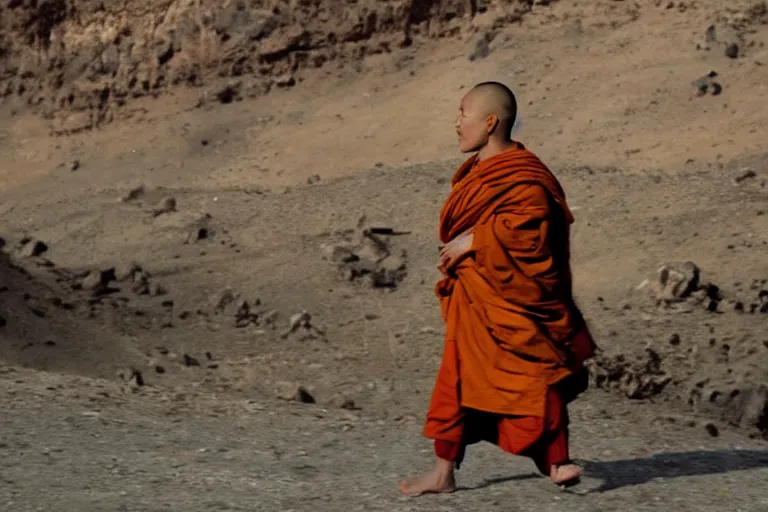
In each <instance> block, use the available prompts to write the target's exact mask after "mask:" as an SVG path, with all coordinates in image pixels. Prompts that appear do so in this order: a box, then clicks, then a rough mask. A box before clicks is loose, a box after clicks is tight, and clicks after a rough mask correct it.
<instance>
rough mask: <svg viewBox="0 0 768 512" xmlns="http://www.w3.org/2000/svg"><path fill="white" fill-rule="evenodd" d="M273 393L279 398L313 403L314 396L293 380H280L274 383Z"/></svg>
mask: <svg viewBox="0 0 768 512" xmlns="http://www.w3.org/2000/svg"><path fill="white" fill-rule="evenodd" d="M275 394H276V396H277V398H279V399H280V400H287V401H295V402H301V403H305V404H314V403H315V398H314V397H313V396H312V395H311V394H310V393H309V391H307V390H306V389H305V388H304V387H303V386H301V385H299V384H298V383H295V382H286V381H281V382H277V383H276V384H275Z"/></svg>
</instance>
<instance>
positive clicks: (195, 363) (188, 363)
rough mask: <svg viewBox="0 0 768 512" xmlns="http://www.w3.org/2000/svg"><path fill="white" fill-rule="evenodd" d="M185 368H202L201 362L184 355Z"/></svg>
mask: <svg viewBox="0 0 768 512" xmlns="http://www.w3.org/2000/svg"><path fill="white" fill-rule="evenodd" d="M184 366H187V367H190V366H200V361H198V360H197V359H196V358H194V357H192V356H190V355H189V354H184Z"/></svg>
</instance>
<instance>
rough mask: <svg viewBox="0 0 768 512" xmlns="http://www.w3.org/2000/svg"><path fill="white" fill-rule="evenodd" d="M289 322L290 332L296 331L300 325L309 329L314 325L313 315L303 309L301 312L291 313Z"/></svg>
mask: <svg viewBox="0 0 768 512" xmlns="http://www.w3.org/2000/svg"><path fill="white" fill-rule="evenodd" d="M288 324H289V327H288V329H289V331H290V332H295V331H296V330H298V329H299V328H300V327H303V328H304V329H309V328H310V327H311V326H312V316H311V315H310V314H309V313H307V312H306V311H302V312H301V313H296V314H295V315H291V318H290V320H289V323H288Z"/></svg>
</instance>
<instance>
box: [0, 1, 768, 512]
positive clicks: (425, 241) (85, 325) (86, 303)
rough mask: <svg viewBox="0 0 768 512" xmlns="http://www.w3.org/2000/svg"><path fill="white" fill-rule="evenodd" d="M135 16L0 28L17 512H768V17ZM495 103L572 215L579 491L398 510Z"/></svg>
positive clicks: (4, 324) (82, 16)
mask: <svg viewBox="0 0 768 512" xmlns="http://www.w3.org/2000/svg"><path fill="white" fill-rule="evenodd" d="M121 5H122V6H121V7H120V8H117V7H106V6H105V4H102V3H99V2H88V1H85V0H82V1H80V0H74V1H73V0H70V1H64V0H61V1H51V2H30V1H28V0H19V1H16V0H14V1H11V2H4V3H3V4H1V5H0V96H2V97H3V99H2V101H0V154H2V156H3V158H2V160H0V183H2V187H1V188H0V249H1V251H0V395H1V400H2V403H3V405H4V411H3V415H2V419H1V420H0V421H1V422H2V425H1V426H0V454H2V457H0V459H1V460H2V462H0V481H2V486H0V509H2V510H9V511H11V510H12V511H17V510H18V511H26V510H54V509H55V510H66V511H70V510H71V511H81V510H88V511H91V510H93V511H101V510H104V511H107V510H109V511H117V510H126V511H134V510H135V511H155V510H156V511H161V510H163V511H165V510H190V511H193V510H200V511H203V510H205V511H208V510H264V511H273V510H274V511H281V510H284V511H287V510H295V511H298V510H329V511H332V510H349V509H352V510H387V511H417V510H424V511H427V510H429V511H435V510H446V511H448V510H451V511H453V510H480V509H485V510H510V509H512V510H523V509H529V508H531V507H533V506H538V507H540V506H541V505H542V504H544V506H545V507H546V508H547V509H548V510H584V511H595V510H600V511H610V510H619V509H629V510H638V511H644V510H662V509H665V510H666V509H671V510H680V511H694V510H695V511H712V512H714V511H722V510H729V511H730V510H734V511H736V510H741V511H762V510H768V493H767V492H766V491H765V490H764V487H765V486H764V482H765V480H766V477H768V450H766V448H767V447H768V445H767V444H766V436H768V185H766V183H767V182H768V147H766V145H765V142H764V141H765V138H766V137H765V127H766V126H768V68H766V65H768V49H766V47H765V43H766V42H767V41H768V25H766V23H768V10H767V9H766V7H765V3H759V2H758V3H755V2H742V1H737V2H731V3H728V4H727V6H726V5H724V4H722V3H718V2H714V1H709V0H706V1H686V2H682V1H681V2H661V3H656V2H647V1H642V2H629V1H612V0H611V1H609V0H589V1H582V2H568V1H564V0H561V1H559V2H551V3H550V2H513V1H506V2H503V1H466V2H465V1H458V0H455V1H449V0H443V1H439V0H434V1H431V2H428V1H423V2H419V1H416V0H413V1H394V0H393V1H388V2H364V1H359V2H348V3H344V4H343V5H341V3H338V5H337V3H335V2H328V1H321V0H318V1H312V2H304V1H290V2H288V1H277V0H275V1H272V2H265V1H262V2H255V1H254V2H235V1H232V2H226V1H223V0H218V1H202V0H201V1H197V2H192V1H184V0H176V1H172V2H154V1H153V2H131V1H127V2H123V3H122V4H121ZM712 71H714V72H715V73H716V74H714V75H713V74H712V73H710V72H712ZM489 79H498V80H502V81H504V82H505V83H508V84H509V85H510V86H511V87H513V88H514V90H515V91H516V92H517V93H518V97H519V101H520V107H521V118H522V126H521V127H520V130H519V132H518V137H519V138H520V140H522V141H523V142H524V143H525V144H526V145H527V146H528V147H529V148H530V149H532V150H533V151H534V152H536V153H537V154H539V155H540V156H541V157H542V159H543V160H544V161H545V162H546V163H547V164H549V165H550V166H551V167H552V169H553V170H554V171H555V173H556V174H557V175H558V177H559V178H560V179H561V181H562V183H563V185H564V187H565V189H566V192H567V195H568V200H569V203H570V204H571V206H572V208H573V210H574V214H575V216H576V225H575V227H574V233H573V245H574V261H573V266H574V273H575V289H576V294H577V300H578V302H579V304H580V306H581V307H582V309H583V310H584V312H585V315H586V316H587V318H588V321H589V323H590V325H591V327H592V329H593V330H594V333H595V336H596V338H597V342H598V344H599V345H600V347H601V349H602V351H601V353H600V354H599V356H598V357H597V358H595V360H594V361H592V362H591V364H590V369H591V373H592V387H591V389H590V391H589V392H588V393H587V394H585V395H584V396H583V397H582V398H581V399H580V400H579V401H578V402H577V403H576V404H575V405H574V411H573V436H572V438H573V449H572V450H573V456H574V457H576V458H577V460H578V461H579V462H581V463H582V464H583V465H584V468H585V473H586V477H585V479H584V482H583V483H582V484H581V486H579V487H576V488H575V489H572V490H570V491H568V492H562V491H560V490H559V489H556V488H555V489H551V488H550V487H549V486H548V485H546V483H545V482H544V481H543V480H541V479H539V478H536V477H534V476H533V466H532V464H530V463H529V462H528V461H526V460H522V459H515V458H512V457H509V456H505V455H503V454H501V453H499V452H498V451H497V450H496V449H494V448H493V447H490V446H483V447H473V449H472V450H471V451H470V453H469V458H468V461H467V464H466V466H463V467H462V470H461V471H460V474H459V478H460V482H459V483H460V485H461V486H462V487H463V488H462V490H461V492H458V493H456V494H455V495H452V496H445V497H427V498H420V499H416V500H407V499H404V498H401V497H400V496H398V493H397V485H396V484H397V481H398V479H399V478H400V477H402V476H404V475H407V474H409V473H411V472H413V471H415V470H421V469H423V468H425V467H426V466H427V465H428V464H429V462H430V457H431V450H430V445H429V443H428V442H427V441H426V440H424V439H423V438H421V437H420V430H421V426H422V420H423V414H424V412H425V410H426V406H427V403H428V399H429V393H430V392H431V387H432V383H433V379H434V375H435V372H436V370H437V365H438V362H439V357H440V352H441V349H442V333H443V326H442V323H441V318H440V314H439V310H438V306H437V300H436V298H435V297H434V292H433V287H434V283H435V281H436V279H437V278H438V275H439V273H438V271H437V270H436V268H435V265H436V256H437V244H438V241H437V232H436V224H437V216H438V212H439V208H440V205H441V203H442V201H443V199H444V198H445V196H446V194H447V192H448V188H449V181H450V177H451V174H452V172H453V170H454V169H455V167H456V165H457V164H458V163H459V162H460V161H461V155H459V154H458V151H457V149H456V147H455V146H456V144H455V132H454V130H453V119H454V116H455V111H456V105H457V104H458V101H459V99H460V97H461V95H462V94H463V91H464V90H466V89H467V88H468V87H471V85H472V84H473V83H475V82H479V81H484V80H489ZM686 262H691V263H693V265H691V264H690V263H686ZM41 491H42V492H41Z"/></svg>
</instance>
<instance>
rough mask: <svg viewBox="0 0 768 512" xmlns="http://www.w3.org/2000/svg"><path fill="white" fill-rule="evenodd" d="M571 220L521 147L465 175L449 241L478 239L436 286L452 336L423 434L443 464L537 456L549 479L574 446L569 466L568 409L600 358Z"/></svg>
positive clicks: (459, 177) (457, 182)
mask: <svg viewBox="0 0 768 512" xmlns="http://www.w3.org/2000/svg"><path fill="white" fill-rule="evenodd" d="M572 222H573V216H572V214H571V212H570V210H569V209H568V206H567V204H566V201H565V194H564V192H563V190H562V188H561V186H560V184H559V183H558V181H557V179H556V178H555V177H554V176H553V175H552V173H551V172H550V171H549V170H548V169H547V168H546V167H545V166H544V164H543V163H542V162H541V161H540V160H539V159H538V158H537V157H536V156H535V155H534V154H532V153H531V152H529V151H527V150H526V149H525V148H524V147H523V145H522V144H519V143H515V146H514V147H513V148H512V149H510V150H508V151H505V152H503V153H501V154H498V155H495V156H493V157H491V158H488V159H486V160H484V161H481V162H477V156H473V157H471V158H469V159H468V160H467V161H466V162H465V163H464V164H463V165H462V166H461V167H460V168H459V170H458V171H457V172H456V174H455V176H454V178H453V180H452V190H451V193H450V195H449V197H448V199H447V200H446V203H445V205H444V206H443V209H442V212H441V216H440V239H441V240H442V241H443V243H448V242H449V241H451V240H452V239H454V238H455V237H456V236H457V235H459V234H461V233H463V232H465V231H467V230H473V232H474V239H473V248H472V252H471V254H470V255H469V256H468V257H466V258H465V259H463V260H462V261H461V262H460V263H459V264H458V265H457V266H456V267H455V268H454V269H453V270H452V271H451V272H450V273H449V275H447V276H445V277H444V278H443V279H442V280H441V281H440V282H439V283H438V284H437V287H436V292H437V295H438V297H439V298H440V302H441V308H442V312H443V317H444V319H445V322H446V339H445V349H444V351H443V360H442V363H441V367H440V372H439V373H438V378H437V381H436V384H435V389H434V392H433V395H432V400H431V403H430V408H429V412H428V413H427V422H426V425H425V428H424V434H425V436H426V437H428V438H431V439H434V440H436V446H435V448H436V452H437V453H438V456H441V457H443V458H447V459H449V460H457V461H459V460H460V459H461V457H462V456H463V447H464V446H466V445H467V444H471V443H473V442H477V441H479V440H486V441H490V442H493V443H495V444H498V445H499V446H500V447H501V448H502V449H504V450H506V451H508V452H511V453H516V454H528V455H531V456H532V457H533V458H534V460H536V462H537V464H538V465H539V467H540V469H541V468H542V465H544V467H547V471H546V474H548V471H549V469H548V468H549V465H548V463H547V464H544V462H543V461H549V462H552V460H551V459H552V457H551V456H550V457H549V458H547V457H546V453H547V450H548V449H549V453H550V455H552V453H553V450H554V452H557V453H561V452H563V443H565V447H564V451H565V458H566V459H567V423H568V420H567V411H566V408H565V407H566V404H567V403H568V402H570V401H571V400H573V399H574V398H575V397H576V396H577V395H578V394H579V393H580V392H582V391H583V390H584V389H585V387H586V381H585V378H586V374H585V372H584V369H583V362H584V360H585V359H587V358H588V357H590V356H591V355H592V354H593V353H594V349H595V344H594V342H593V340H592V337H591V336H590V334H589V331H588V329H587V327H586V324H585V322H584V320H583V318H582V316H581V313H580V312H579V310H578V308H577V307H576V305H575V303H574V301H573V297H572V286H571V270H570V247H569V236H570V224H571V223H572ZM468 413H469V414H468ZM478 419H480V420H479V421H478ZM468 428H469V429H470V430H469V431H468ZM548 438H550V439H551V442H546V439H548ZM555 440H558V441H557V443H558V445H557V446H555V444H553V443H555ZM542 443H543V446H540V445H542ZM537 447H538V448H537ZM532 451H535V452H536V453H532ZM449 453H450V455H449ZM555 458H556V459H557V458H562V457H558V456H555ZM561 462H565V461H564V460H563V461H558V460H555V461H554V462H553V463H561Z"/></svg>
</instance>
